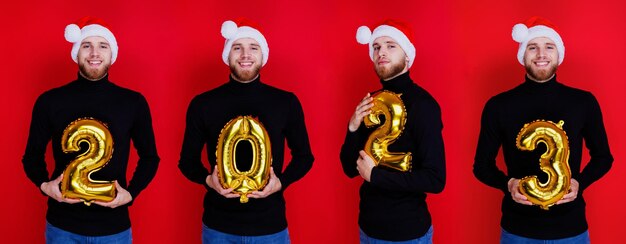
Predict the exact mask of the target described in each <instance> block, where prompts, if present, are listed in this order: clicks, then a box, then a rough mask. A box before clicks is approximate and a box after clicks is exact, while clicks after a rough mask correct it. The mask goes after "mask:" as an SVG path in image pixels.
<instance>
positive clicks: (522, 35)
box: [511, 24, 528, 43]
mask: <svg viewBox="0 0 626 244" xmlns="http://www.w3.org/2000/svg"><path fill="white" fill-rule="evenodd" d="M511 36H513V40H515V41H516V42H519V43H522V42H524V41H525V40H526V37H527V36H528V27H526V25H524V24H516V25H514V26H513V33H512V34H511Z"/></svg>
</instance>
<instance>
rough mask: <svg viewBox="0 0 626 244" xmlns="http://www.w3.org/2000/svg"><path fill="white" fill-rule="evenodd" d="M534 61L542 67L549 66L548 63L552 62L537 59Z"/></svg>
mask: <svg viewBox="0 0 626 244" xmlns="http://www.w3.org/2000/svg"><path fill="white" fill-rule="evenodd" d="M534 63H535V66H537V67H540V68H542V67H548V65H549V64H550V62H548V61H536V62H534Z"/></svg>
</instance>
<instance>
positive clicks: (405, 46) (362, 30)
mask: <svg viewBox="0 0 626 244" xmlns="http://www.w3.org/2000/svg"><path fill="white" fill-rule="evenodd" d="M368 31H369V28H367V27H365V26H361V27H359V29H357V41H358V42H359V43H361V44H368V45H369V51H370V52H369V54H370V59H372V61H374V47H373V45H372V44H373V43H374V40H376V38H379V37H381V36H388V37H391V38H392V39H394V40H395V41H396V42H397V43H398V45H400V47H401V48H402V50H404V53H406V56H407V57H408V58H409V67H408V68H411V65H413V61H414V60H415V46H413V43H411V41H410V40H409V38H408V37H407V36H406V35H405V34H404V33H402V31H400V30H398V29H397V28H395V27H393V26H390V25H380V26H378V27H376V29H374V31H373V32H372V33H371V35H369V40H366V39H365V38H366V37H367V34H368Z"/></svg>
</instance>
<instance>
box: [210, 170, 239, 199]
mask: <svg viewBox="0 0 626 244" xmlns="http://www.w3.org/2000/svg"><path fill="white" fill-rule="evenodd" d="M217 174H219V172H217V166H215V167H213V171H212V172H211V174H210V175H209V176H207V177H206V184H207V185H208V186H209V187H210V188H211V189H213V190H215V191H216V192H217V193H219V194H220V195H222V196H224V197H226V198H235V197H239V194H236V193H233V188H232V187H231V188H228V189H224V188H222V185H221V184H220V180H219V179H218V178H217V177H218V175H217Z"/></svg>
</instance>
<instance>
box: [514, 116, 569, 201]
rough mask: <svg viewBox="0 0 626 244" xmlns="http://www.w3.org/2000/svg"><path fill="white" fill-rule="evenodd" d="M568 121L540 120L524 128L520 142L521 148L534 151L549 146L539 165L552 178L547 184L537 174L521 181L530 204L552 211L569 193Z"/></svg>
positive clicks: (517, 140)
mask: <svg viewBox="0 0 626 244" xmlns="http://www.w3.org/2000/svg"><path fill="white" fill-rule="evenodd" d="M563 124H564V122H563V121H562V120H561V121H559V123H558V124H556V123H554V122H552V121H544V120H537V121H534V122H531V123H528V124H525V125H524V128H522V130H521V131H520V132H519V134H518V135H517V139H516V144H517V148H519V149H520V150H526V151H532V150H535V147H536V146H537V144H539V143H544V144H545V145H546V146H547V151H546V152H545V153H544V154H542V155H541V158H540V159H539V166H540V168H541V171H543V172H545V173H546V174H547V175H548V180H547V181H546V182H545V183H542V182H540V181H539V180H538V179H537V176H536V175H533V176H526V177H524V178H522V179H521V180H520V183H519V189H520V192H521V193H522V194H524V195H525V196H526V197H527V198H528V201H530V202H532V203H533V204H536V205H539V206H540V207H541V208H542V209H544V210H548V208H549V207H550V206H552V205H554V203H556V202H557V201H558V200H560V199H561V198H563V195H565V194H566V193H567V192H568V191H569V187H570V179H571V178H572V173H571V172H570V168H569V163H568V160H569V141H568V139H567V135H566V134H565V131H564V130H563Z"/></svg>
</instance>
